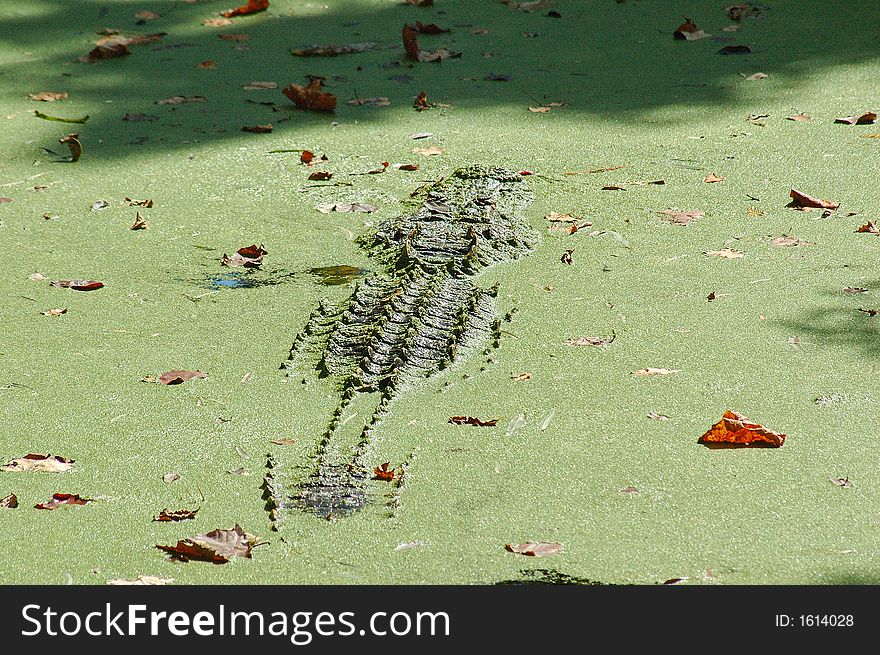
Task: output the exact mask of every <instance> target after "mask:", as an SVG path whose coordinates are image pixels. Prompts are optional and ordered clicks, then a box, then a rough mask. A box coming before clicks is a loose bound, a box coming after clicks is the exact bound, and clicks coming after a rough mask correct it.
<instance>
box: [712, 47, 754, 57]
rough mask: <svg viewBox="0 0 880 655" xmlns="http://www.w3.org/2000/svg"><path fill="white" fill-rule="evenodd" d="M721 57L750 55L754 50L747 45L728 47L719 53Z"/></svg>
mask: <svg viewBox="0 0 880 655" xmlns="http://www.w3.org/2000/svg"><path fill="white" fill-rule="evenodd" d="M718 54H719V55H750V54H752V49H751V48H750V47H749V46H747V45H726V46H724V47H723V48H721V50H719V51H718Z"/></svg>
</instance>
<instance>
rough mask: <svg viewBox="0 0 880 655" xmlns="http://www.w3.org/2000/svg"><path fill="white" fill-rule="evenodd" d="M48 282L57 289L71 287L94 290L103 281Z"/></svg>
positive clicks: (98, 287)
mask: <svg viewBox="0 0 880 655" xmlns="http://www.w3.org/2000/svg"><path fill="white" fill-rule="evenodd" d="M49 284H51V285H52V286H53V287H56V288H58V289H73V290H74V291H94V290H95V289H100V288H101V287H103V286H104V283H103V282H98V281H97V280H52V282H50V283H49Z"/></svg>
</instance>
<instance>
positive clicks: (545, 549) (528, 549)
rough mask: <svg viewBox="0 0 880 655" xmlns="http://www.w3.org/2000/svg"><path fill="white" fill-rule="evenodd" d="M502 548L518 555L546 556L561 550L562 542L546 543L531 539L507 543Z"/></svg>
mask: <svg viewBox="0 0 880 655" xmlns="http://www.w3.org/2000/svg"><path fill="white" fill-rule="evenodd" d="M504 548H505V549H506V550H507V551H509V552H511V553H516V554H518V555H526V556H528V557H546V556H547V555H556V554H557V553H560V552H562V544H555V543H547V542H544V541H532V542H529V543H527V544H507V545H505V546H504Z"/></svg>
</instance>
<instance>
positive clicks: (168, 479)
mask: <svg viewBox="0 0 880 655" xmlns="http://www.w3.org/2000/svg"><path fill="white" fill-rule="evenodd" d="M178 480H180V475H179V474H178V473H166V474H165V475H163V476H162V482H164V483H165V484H171V483H172V482H177V481H178Z"/></svg>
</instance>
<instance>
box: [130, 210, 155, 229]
mask: <svg viewBox="0 0 880 655" xmlns="http://www.w3.org/2000/svg"><path fill="white" fill-rule="evenodd" d="M128 229H129V230H148V229H150V226H149V225H148V224H147V221H146V220H145V219H144V217H143V216H141V213H140V212H135V216H134V223H132V224H131V227H130V228H128Z"/></svg>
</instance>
